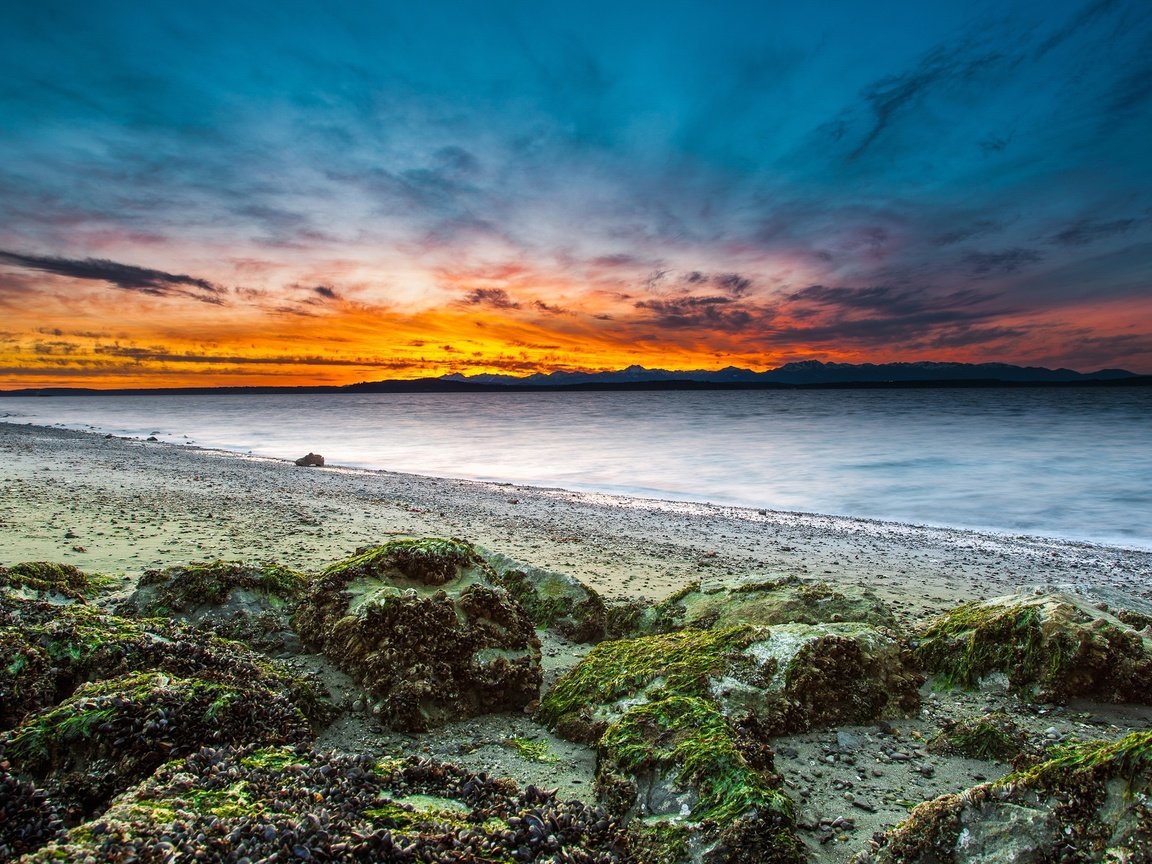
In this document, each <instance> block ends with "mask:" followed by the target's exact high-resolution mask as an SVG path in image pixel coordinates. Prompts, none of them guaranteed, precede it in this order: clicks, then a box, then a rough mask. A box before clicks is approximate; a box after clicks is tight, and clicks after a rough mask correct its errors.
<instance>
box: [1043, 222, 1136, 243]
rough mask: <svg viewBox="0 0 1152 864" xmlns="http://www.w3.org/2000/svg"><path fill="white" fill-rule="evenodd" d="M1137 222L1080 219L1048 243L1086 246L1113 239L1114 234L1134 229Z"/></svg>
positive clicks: (1055, 235) (1053, 236) (1054, 235)
mask: <svg viewBox="0 0 1152 864" xmlns="http://www.w3.org/2000/svg"><path fill="white" fill-rule="evenodd" d="M1139 221H1140V220H1138V219H1111V220H1108V221H1099V220H1096V221H1094V220H1091V219H1081V220H1080V221H1078V222H1075V223H1074V224H1072V225H1069V226H1068V227H1067V228H1065V229H1064V230H1063V231H1060V232H1058V233H1056V234H1053V235H1052V236H1051V237H1050V238H1049V242H1051V243H1056V244H1058V245H1060V246H1087V245H1088V244H1089V243H1095V242H1096V241H1097V240H1103V239H1105V238H1108V237H1113V236H1115V235H1116V234H1124V233H1125V232H1127V231H1130V230H1131V229H1132V228H1134V227H1135V226H1136V225H1137V224H1138V223H1139Z"/></svg>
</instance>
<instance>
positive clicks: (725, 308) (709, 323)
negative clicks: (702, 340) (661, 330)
mask: <svg viewBox="0 0 1152 864" xmlns="http://www.w3.org/2000/svg"><path fill="white" fill-rule="evenodd" d="M636 308H637V309H645V310H648V311H650V312H653V313H655V315H654V318H653V320H652V323H655V324H658V325H659V326H661V327H668V328H671V329H677V330H679V329H685V328H690V327H703V328H706V329H710V330H722V331H727V332H738V331H741V330H745V329H747V328H748V327H749V326H750V325H751V324H752V323H753V322H754V321H756V320H758V318H760V317H761V315H762V311H763V310H759V309H746V308H743V307H741V306H740V305H739V304H738V303H737V301H736V300H735V299H733V298H732V297H720V296H702V297H671V298H660V299H654V300H640V301H638V302H637V303H636Z"/></svg>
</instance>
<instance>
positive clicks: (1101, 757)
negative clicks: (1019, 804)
mask: <svg viewBox="0 0 1152 864" xmlns="http://www.w3.org/2000/svg"><path fill="white" fill-rule="evenodd" d="M1052 754H1053V755H1052V758H1051V759H1049V760H1048V761H1046V762H1041V763H1040V764H1039V765H1036V766H1035V767H1033V768H1029V769H1027V770H1025V771H1021V772H1018V773H1016V774H1009V775H1008V776H1007V777H1003V778H1001V779H1000V780H998V781H996V783H995V784H993V785H995V786H1013V785H1021V784H1023V785H1027V786H1030V787H1033V788H1045V787H1051V786H1056V787H1059V786H1063V785H1067V784H1071V783H1078V782H1083V781H1084V780H1085V779H1086V778H1090V777H1097V778H1099V777H1126V778H1133V777H1135V776H1136V775H1138V774H1144V775H1147V773H1148V772H1149V771H1152V730H1149V731H1144V732H1133V733H1131V734H1129V735H1127V736H1125V737H1124V738H1121V739H1120V740H1119V741H1088V742H1082V743H1075V744H1066V745H1064V746H1061V747H1056V748H1053V750H1052Z"/></svg>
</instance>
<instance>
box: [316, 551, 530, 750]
mask: <svg viewBox="0 0 1152 864" xmlns="http://www.w3.org/2000/svg"><path fill="white" fill-rule="evenodd" d="M293 623H294V625H295V627H296V630H297V632H298V633H299V634H300V636H301V638H302V639H303V640H304V642H305V644H307V645H308V646H310V647H312V648H314V649H315V650H317V651H320V652H322V653H323V654H325V655H326V656H327V657H328V658H329V659H330V660H332V662H333V663H335V664H336V665H337V666H338V667H340V668H341V669H342V670H343V671H345V672H347V673H348V674H349V675H351V676H353V677H354V678H355V679H356V680H357V681H358V682H360V683H361V684H362V685H363V686H364V687H366V688H367V689H368V690H369V691H370V692H371V694H372V695H373V697H374V698H375V699H376V700H377V701H376V706H375V710H376V711H377V713H378V714H379V715H380V718H381V721H382V722H384V723H386V724H388V725H389V726H391V727H392V728H395V729H406V730H423V729H427V728H429V727H432V726H437V725H440V724H442V723H445V722H447V721H449V720H453V719H457V718H461V717H471V716H476V715H478V714H483V713H487V712H493V711H510V710H519V709H522V708H523V707H524V706H525V705H527V704H528V703H530V702H532V701H534V700H535V699H536V698H537V696H538V695H539V690H540V681H541V667H540V641H539V639H538V638H537V636H536V630H535V627H534V625H533V622H532V620H531V618H529V617H528V615H527V613H525V611H524V609H523V608H522V607H521V606H520V604H519V603H517V602H516V600H515V598H513V597H512V595H511V594H510V593H509V592H508V591H507V590H506V589H505V588H503V587H501V586H499V585H498V584H496V579H495V574H494V573H493V571H492V569H491V568H490V567H489V566H488V565H487V564H486V563H485V562H484V560H483V559H482V558H481V557H480V556H479V555H478V554H477V553H476V551H475V549H474V548H473V547H472V546H471V545H470V544H468V543H465V542H463V541H460V540H440V539H430V540H429V539H425V540H395V541H392V542H390V543H386V544H384V545H382V546H377V547H375V548H372V549H369V550H366V551H363V552H361V553H358V554H357V555H356V556H354V557H352V558H350V559H348V560H346V561H342V562H339V563H337V564H333V565H332V566H331V567H328V568H327V569H326V570H324V571H323V573H321V574H320V576H319V578H318V579H316V580H315V581H314V582H313V583H312V584H311V585H310V587H309V589H308V591H307V593H306V594H305V596H304V598H303V599H302V600H301V602H300V605H299V607H298V609H297V612H296V615H295V617H294V619H293Z"/></svg>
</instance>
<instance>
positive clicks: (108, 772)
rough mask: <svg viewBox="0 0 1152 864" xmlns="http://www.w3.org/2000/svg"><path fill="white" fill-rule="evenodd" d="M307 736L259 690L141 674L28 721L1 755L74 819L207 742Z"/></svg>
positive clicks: (288, 711) (296, 716) (302, 724)
mask: <svg viewBox="0 0 1152 864" xmlns="http://www.w3.org/2000/svg"><path fill="white" fill-rule="evenodd" d="M310 738H311V730H310V729H309V726H308V722H307V721H306V720H305V718H304V716H303V714H301V713H300V711H299V709H298V708H297V707H296V706H295V705H294V704H293V702H292V701H291V699H289V698H288V697H287V696H285V695H284V694H283V693H280V692H277V691H276V690H275V689H272V688H270V687H267V686H265V685H264V684H262V683H261V682H258V681H257V682H254V683H252V684H249V683H247V682H245V681H242V680H241V681H231V682H227V683H224V682H220V681H211V680H205V679H202V678H195V677H194V678H173V677H171V676H168V675H164V674H161V673H157V672H143V673H134V674H130V675H124V676H120V677H117V678H112V679H108V680H105V681H98V682H93V683H90V684H83V685H81V686H80V687H79V688H78V689H77V690H76V692H75V693H74V694H73V695H72V696H70V697H69V698H68V699H65V700H64V701H63V702H62V703H61V704H60V705H58V706H56V707H53V708H50V709H47V710H45V711H42V712H39V713H37V714H33V715H31V716H28V717H26V718H25V720H24V722H23V723H21V724H20V726H19V727H17V728H16V729H15V730H13V731H11V732H9V733H7V734H6V735H5V736H4V737H3V738H2V739H0V749H2V750H3V753H4V756H5V758H6V759H7V760H8V761H9V762H10V763H11V764H12V766H13V767H14V768H15V769H16V770H18V771H19V772H20V773H21V774H22V775H24V776H26V777H30V778H33V779H34V780H36V781H37V782H39V783H45V784H47V785H48V788H50V789H51V790H52V792H53V798H54V799H55V800H56V801H57V802H59V803H60V804H64V805H66V806H67V808H68V812H69V813H70V814H71V815H73V816H76V815H82V816H90V815H92V814H94V813H96V812H98V811H99V810H102V809H103V808H104V807H105V806H106V805H107V804H108V802H109V801H110V800H111V799H112V797H113V796H115V795H117V794H119V793H121V792H123V791H124V790H126V789H127V788H128V787H130V786H132V785H134V784H136V783H138V782H140V781H141V780H143V779H145V778H146V777H148V776H149V775H151V774H152V772H153V771H155V770H156V769H157V768H159V767H160V765H162V764H163V763H164V762H167V761H168V760H169V759H172V758H177V757H181V756H186V755H188V754H189V753H192V752H195V751H196V750H199V749H200V748H201V747H202V746H204V745H205V744H209V743H212V744H215V745H217V746H219V745H222V744H233V745H241V744H256V745H271V744H289V743H295V744H302V743H305V742H306V741H308V740H309V739H310Z"/></svg>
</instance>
